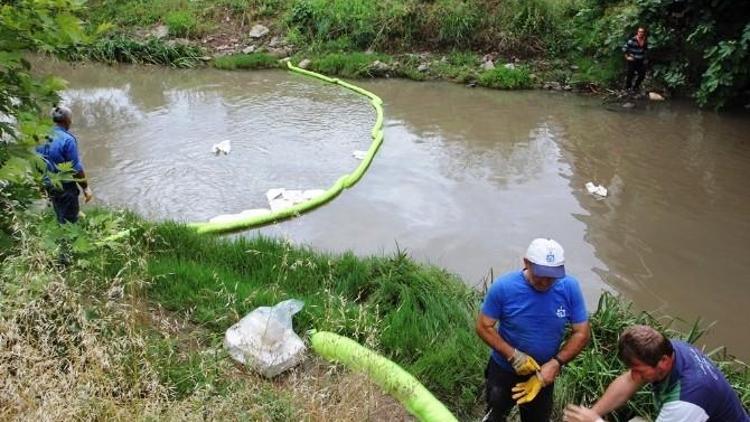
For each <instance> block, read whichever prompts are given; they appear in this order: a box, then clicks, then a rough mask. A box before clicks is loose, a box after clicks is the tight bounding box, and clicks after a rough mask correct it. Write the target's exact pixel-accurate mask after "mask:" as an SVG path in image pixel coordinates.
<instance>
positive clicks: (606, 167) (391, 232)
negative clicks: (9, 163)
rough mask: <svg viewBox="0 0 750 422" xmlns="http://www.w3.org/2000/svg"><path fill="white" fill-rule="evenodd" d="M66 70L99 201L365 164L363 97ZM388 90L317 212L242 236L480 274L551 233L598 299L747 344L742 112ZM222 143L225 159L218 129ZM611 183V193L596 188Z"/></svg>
mask: <svg viewBox="0 0 750 422" xmlns="http://www.w3.org/2000/svg"><path fill="white" fill-rule="evenodd" d="M48 69H49V70H55V71H56V72H58V73H61V74H62V76H64V77H65V78H67V79H68V80H69V81H70V82H71V89H70V90H69V91H68V92H67V93H66V98H68V99H69V101H71V102H72V105H73V109H74V113H75V114H76V116H77V120H76V122H75V123H74V130H75V131H77V133H78V134H79V135H80V138H81V144H82V149H83V159H84V161H85V163H86V164H87V166H88V170H89V173H90V174H91V175H92V178H93V186H94V187H95V190H96V192H97V194H98V195H99V198H100V199H101V200H103V201H104V202H106V203H109V204H113V205H117V206H126V207H130V208H133V209H135V210H137V211H139V212H141V213H143V214H145V215H147V216H149V217H152V218H168V217H171V218H177V219H182V220H196V219H207V218H209V217H211V216H213V215H217V214H222V213H227V212H237V211H240V210H242V209H246V208H253V207H259V206H265V205H266V204H265V198H264V193H265V191H266V190H267V189H269V188H273V187H293V188H302V189H307V188H319V187H327V186H330V185H331V184H332V183H333V182H334V181H335V180H336V178H337V177H338V176H339V175H341V174H343V173H346V172H349V171H351V170H352V169H354V168H355V167H356V165H357V164H358V162H357V161H356V160H354V159H353V158H352V156H351V152H352V150H355V149H366V147H367V145H368V144H369V128H370V127H371V125H372V121H373V117H374V116H373V112H372V110H371V109H370V107H369V105H368V104H367V102H366V101H365V100H363V99H362V98H360V97H359V96H357V95H354V94H351V93H350V92H347V91H345V90H342V89H340V88H337V87H332V86H326V85H323V84H321V83H318V82H316V81H314V80H310V79H305V78H301V77H298V76H295V75H292V74H288V73H285V72H252V73H244V72H236V73H228V72H219V71H213V70H197V71H196V70H194V71H174V70H167V69H161V68H136V67H94V66H88V67H78V68H74V69H71V68H68V67H61V66H58V67H54V66H53V67H50V68H48ZM362 85H363V86H365V88H367V89H370V90H372V91H373V92H375V93H376V94H378V95H379V96H380V97H381V98H383V100H384V102H385V112H386V121H385V126H386V128H385V131H386V133H385V135H386V136H385V142H384V144H383V147H382V148H381V150H380V152H379V153H378V155H377V156H376V158H375V161H374V163H373V165H372V166H371V168H370V170H369V171H368V173H367V174H366V175H365V177H364V178H363V179H362V181H361V182H360V183H359V184H358V185H357V186H356V187H355V188H354V189H351V190H349V191H346V192H344V193H343V194H342V195H340V196H339V197H338V198H336V199H335V200H334V201H333V202H331V203H330V204H328V205H326V206H325V207H322V208H319V209H317V210H315V211H314V212H312V213H310V214H307V215H304V216H302V217H300V218H297V219H294V220H290V221H287V222H284V223H281V224H277V225H274V226H269V227H265V228H262V229H259V230H254V231H250V232H248V233H246V234H243V235H249V236H253V235H255V234H257V233H264V234H272V235H279V236H284V237H287V238H289V239H291V240H293V241H295V242H298V243H306V244H311V245H313V246H315V247H318V248H322V249H327V250H332V251H344V250H353V251H355V252H357V253H362V254H372V253H375V254H380V253H386V254H387V253H391V252H392V251H394V250H395V249H396V248H401V249H406V250H407V251H408V252H410V253H411V254H412V255H413V256H414V257H415V258H417V259H419V260H422V261H425V262H431V263H435V264H437V265H440V266H443V267H445V268H447V269H449V270H451V271H454V272H457V273H458V274H460V275H461V276H462V277H463V278H464V279H465V280H466V282H467V283H468V284H471V285H479V284H481V283H482V281H483V279H484V278H485V277H486V276H487V275H488V273H490V272H493V273H494V274H498V273H500V272H504V271H507V270H511V269H515V268H518V267H519V266H520V265H521V262H520V261H521V256H522V254H523V252H524V250H525V247H526V246H527V244H528V242H529V240H530V239H531V238H533V237H536V236H551V237H554V238H555V239H557V240H559V241H560V242H561V243H562V244H563V246H564V247H565V248H566V255H567V257H568V268H569V271H570V272H571V273H573V274H575V275H576V276H577V277H578V278H579V279H580V280H581V283H582V285H583V288H584V293H585V295H586V297H587V301H588V303H589V305H590V306H591V307H593V306H594V305H595V303H596V297H597V295H598V294H599V292H601V290H602V289H605V288H611V289H614V290H617V291H619V292H622V293H623V294H625V295H626V296H627V297H629V298H631V299H633V300H634V301H635V303H636V306H638V307H639V308H642V309H652V310H659V311H662V312H666V313H669V314H674V315H678V316H681V317H683V318H685V319H687V320H692V319H694V318H696V317H703V318H704V319H705V320H707V321H714V320H716V321H718V325H717V326H716V328H714V329H713V334H712V336H711V337H709V338H708V341H709V343H711V344H712V345H716V344H727V345H729V346H730V350H731V351H732V352H734V353H736V354H738V355H739V357H741V358H745V359H748V358H750V338H747V336H741V335H737V333H741V332H745V331H746V330H744V329H743V324H744V315H743V313H742V312H741V310H742V309H744V308H746V307H747V306H748V305H750V295H748V293H747V290H746V288H745V284H746V283H745V281H746V280H747V276H745V274H744V272H745V270H747V269H748V265H747V264H746V263H745V256H744V255H745V251H747V245H748V244H750V222H749V220H748V218H747V216H748V215H750V195H748V188H747V181H748V180H750V137H748V136H747V134H748V133H750V119H747V116H746V115H739V116H735V115H719V114H715V113H711V112H704V111H700V110H696V109H693V108H690V107H687V106H683V105H680V104H675V103H673V104H658V105H648V104H646V105H641V106H639V108H637V109H636V110H633V111H613V110H616V109H612V108H610V109H607V108H605V107H603V106H602V105H601V104H600V103H599V101H597V100H596V99H588V98H583V97H580V96H575V95H568V94H559V93H547V92H501V91H490V90H482V89H469V88H464V87H461V86H458V85H452V84H441V83H412V82H406V81H375V82H362ZM223 139H231V140H232V142H233V144H232V146H233V151H232V154H230V155H228V156H218V157H216V156H213V155H211V154H210V153H209V151H210V146H211V144H212V143H215V142H218V141H220V140H223ZM587 181H594V182H596V183H601V184H604V185H605V186H606V187H607V188H608V189H609V191H610V196H609V197H608V198H606V199H603V200H602V199H597V198H594V197H592V196H590V195H588V194H587V193H586V191H585V189H584V188H583V186H584V184H585V183H586V182H587Z"/></svg>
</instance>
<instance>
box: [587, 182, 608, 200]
mask: <svg viewBox="0 0 750 422" xmlns="http://www.w3.org/2000/svg"><path fill="white" fill-rule="evenodd" d="M586 190H587V191H588V192H589V193H590V194H592V195H594V196H600V197H602V198H606V197H607V188H605V187H604V186H602V185H595V184H594V183H593V182H587V183H586Z"/></svg>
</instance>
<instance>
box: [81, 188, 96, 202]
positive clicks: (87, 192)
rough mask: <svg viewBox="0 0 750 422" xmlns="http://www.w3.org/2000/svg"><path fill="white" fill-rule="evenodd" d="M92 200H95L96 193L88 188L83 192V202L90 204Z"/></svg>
mask: <svg viewBox="0 0 750 422" xmlns="http://www.w3.org/2000/svg"><path fill="white" fill-rule="evenodd" d="M92 199H94V192H93V191H91V188H90V187H88V186H87V187H86V189H84V190H83V200H84V202H86V203H87V204H88V203H89V201H91V200H92Z"/></svg>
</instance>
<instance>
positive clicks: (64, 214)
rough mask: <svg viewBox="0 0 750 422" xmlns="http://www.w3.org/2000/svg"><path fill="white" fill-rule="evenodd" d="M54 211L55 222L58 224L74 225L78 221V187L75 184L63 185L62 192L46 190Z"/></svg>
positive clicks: (53, 189) (52, 189)
mask: <svg viewBox="0 0 750 422" xmlns="http://www.w3.org/2000/svg"><path fill="white" fill-rule="evenodd" d="M47 193H48V194H49V198H50V200H51V201H52V208H54V209H55V215H57V222H58V223H60V224H65V223H75V222H76V221H78V210H79V205H78V185H77V184H75V183H63V186H62V190H60V189H55V188H51V189H48V190H47Z"/></svg>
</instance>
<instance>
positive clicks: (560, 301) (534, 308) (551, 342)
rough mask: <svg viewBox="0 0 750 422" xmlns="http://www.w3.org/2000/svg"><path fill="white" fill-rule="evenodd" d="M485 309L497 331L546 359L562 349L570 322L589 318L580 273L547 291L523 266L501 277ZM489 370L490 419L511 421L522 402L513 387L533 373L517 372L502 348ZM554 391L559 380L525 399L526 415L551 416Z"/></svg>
mask: <svg viewBox="0 0 750 422" xmlns="http://www.w3.org/2000/svg"><path fill="white" fill-rule="evenodd" d="M482 314H484V315H485V316H487V317H489V318H492V319H495V320H497V321H498V322H499V324H498V328H497V331H498V333H499V334H500V336H501V337H502V338H503V339H504V340H505V341H506V342H508V343H509V344H510V345H511V346H513V347H515V348H516V349H518V350H520V351H522V352H525V353H526V354H528V355H529V356H531V357H533V358H534V359H535V360H536V361H537V362H539V363H540V364H543V363H545V362H548V361H549V360H550V359H552V357H553V356H555V355H556V354H557V352H558V351H559V349H560V344H562V340H563V336H564V335H565V328H566V326H567V325H568V324H569V323H570V324H579V323H583V322H585V321H587V320H588V313H587V311H586V303H585V302H584V300H583V294H582V293H581V288H580V286H579V285H578V281H577V280H576V279H575V278H573V277H571V276H566V277H563V278H560V279H557V280H555V282H554V284H553V285H552V286H551V287H550V288H549V289H548V290H547V291H544V292H540V291H538V290H536V289H534V287H532V286H531V284H530V283H529V282H528V281H527V280H526V278H525V277H524V275H523V271H514V272H510V273H508V274H505V275H503V276H501V277H499V278H498V279H497V280H495V282H494V283H493V284H492V286H490V289H489V291H488V292H487V297H486V298H485V299H484V303H483V304H482ZM485 376H486V378H487V383H486V394H487V407H488V413H487V416H485V419H484V420H486V421H490V422H495V421H505V417H506V415H507V414H508V412H509V411H510V409H511V408H512V407H513V406H515V405H516V402H515V400H513V399H512V387H513V386H515V385H516V384H517V383H519V382H523V381H526V380H527V379H528V378H529V376H528V375H526V376H521V375H517V374H516V373H515V371H514V370H513V367H512V366H511V364H510V363H509V362H508V361H507V360H506V359H505V358H504V357H503V356H502V355H500V353H498V352H497V351H496V350H493V351H492V357H491V358H490V359H489V362H488V364H487V369H486V370H485ZM532 376H534V375H532ZM553 392H554V384H550V385H548V386H546V387H543V388H542V389H541V391H539V394H538V395H537V396H536V398H535V399H534V400H533V401H531V402H529V403H526V404H523V405H521V406H520V408H519V413H520V416H521V421H522V422H538V421H545V422H547V421H549V420H550V417H551V414H552V405H553Z"/></svg>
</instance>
